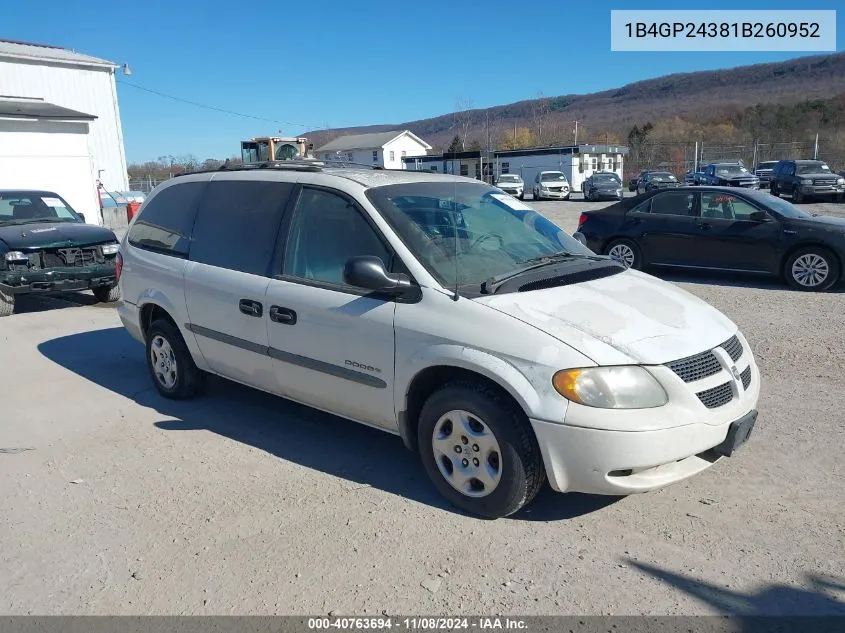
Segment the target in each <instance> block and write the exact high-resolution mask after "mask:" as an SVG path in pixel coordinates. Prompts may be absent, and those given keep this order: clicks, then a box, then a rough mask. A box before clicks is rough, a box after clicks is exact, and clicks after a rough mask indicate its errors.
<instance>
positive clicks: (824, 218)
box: [790, 215, 845, 229]
mask: <svg viewBox="0 0 845 633" xmlns="http://www.w3.org/2000/svg"><path fill="white" fill-rule="evenodd" d="M790 222H797V223H801V224H803V225H805V226H807V227H813V226H818V225H819V224H824V225H826V226H829V227H831V228H840V229H845V218H838V217H835V216H832V215H817V216H815V217H812V218H800V219H793V218H790Z"/></svg>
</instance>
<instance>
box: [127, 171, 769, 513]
mask: <svg viewBox="0 0 845 633" xmlns="http://www.w3.org/2000/svg"><path fill="white" fill-rule="evenodd" d="M118 257H119V261H118V273H119V284H120V288H121V295H122V300H121V302H120V303H119V307H118V310H119V314H120V317H121V319H122V321H123V324H124V325H125V327H126V329H127V330H128V331H129V332H130V333H131V335H132V336H133V337H134V338H136V339H137V340H138V341H140V342H141V343H143V344H144V345H146V360H147V364H148V367H149V371H150V375H151V379H152V381H153V383H154V384H155V386H156V388H157V389H158V391H159V392H160V393H161V394H162V395H163V396H165V397H168V398H190V397H193V396H195V395H197V394H198V393H199V392H200V389H201V388H202V385H203V378H204V376H205V375H206V374H209V373H210V374H216V375H219V376H222V377H225V378H228V379H231V380H234V381H237V382H240V383H243V384H245V385H249V386H251V387H255V388H258V389H262V390H264V391H267V392H270V393H273V394H277V395H279V396H282V397H284V398H288V399H291V400H294V401H298V402H301V403H304V404H307V405H310V406H312V407H315V408H317V409H321V410H324V411H328V412H331V413H334V414H337V415H339V416H342V417H345V418H348V419H350V420H354V421H356V422H360V423H363V424H367V425H371V426H374V427H378V428H380V429H383V430H385V431H387V432H390V433H394V434H396V435H399V436H400V437H401V439H402V441H403V442H404V444H405V445H406V446H407V447H408V448H409V449H412V450H414V451H416V452H417V453H418V454H419V456H420V458H421V461H422V465H423V467H424V468H425V470H426V471H427V474H428V476H429V477H430V478H431V480H432V482H433V485H434V486H435V487H436V488H437V489H438V490H439V491H440V493H441V494H442V495H444V496H445V497H446V498H447V499H448V500H449V501H450V502H451V503H453V504H454V505H456V506H458V507H460V508H462V509H464V510H466V511H469V512H472V513H475V514H478V515H482V516H487V517H501V516H505V515H508V514H511V513H513V512H516V511H517V510H518V509H520V508H521V507H523V506H524V505H526V504H528V503H529V502H531V500H532V499H533V497H534V496H535V495H536V493H537V492H538V490H539V489H540V487H541V486H542V485H543V483H544V481H546V480H548V481H549V483H550V485H551V487H552V488H553V489H554V490H557V491H560V492H566V491H580V492H587V493H599V494H612V495H624V494H629V493H637V492H645V491H649V490H654V489H657V488H661V487H663V486H666V485H668V484H672V483H674V482H678V481H681V480H683V479H686V478H687V477H690V476H692V475H695V474H696V473H699V472H701V471H703V470H704V469H706V468H708V467H710V466H712V465H713V464H714V463H716V462H717V461H718V460H719V459H721V458H722V457H724V456H729V455H731V454H732V453H733V452H734V451H735V450H736V449H737V448H738V447H739V446H740V445H742V444H743V443H744V442H745V440H746V439H747V438H748V436H749V434H750V432H751V429H752V427H753V426H754V423H755V420H756V417H757V411H756V405H757V399H758V395H759V390H760V374H759V372H758V369H757V365H756V363H755V361H754V358H753V357H752V353H751V347H750V345H749V344H748V341H747V340H746V339H745V338H744V337H743V335H742V334H741V333H740V332H739V331H737V327H736V326H735V325H734V324H733V323H732V322H731V321H730V320H729V319H727V318H726V317H725V316H723V315H722V314H721V313H719V312H718V311H716V310H715V309H714V308H712V307H711V306H710V305H708V304H706V303H704V302H703V301H701V300H699V299H697V298H696V297H694V296H692V295H690V294H688V293H686V292H685V291H683V290H681V289H679V288H678V287H676V286H674V285H672V284H670V283H667V282H663V281H660V280H658V279H656V278H654V277H651V276H649V275H647V274H644V273H641V272H638V271H634V270H626V269H625V268H624V267H622V266H621V265H619V264H617V263H616V262H614V261H613V260H611V259H609V258H607V257H601V256H598V255H596V254H594V253H593V252H592V251H590V250H589V249H587V247H585V246H583V245H581V244H580V243H579V242H577V241H576V240H575V239H574V238H572V237H571V236H569V235H568V234H566V233H564V232H563V231H562V230H560V229H559V228H558V227H557V226H555V225H554V224H553V223H551V222H550V221H549V220H547V219H546V218H544V217H543V216H542V215H540V214H538V213H537V212H536V211H534V210H532V209H531V208H530V207H528V206H527V205H525V204H524V203H522V202H520V201H519V200H517V199H515V198H514V197H512V196H510V195H507V194H505V193H503V192H502V191H501V190H500V189H497V188H495V187H492V186H490V185H488V184H485V183H483V182H479V181H476V180H472V179H469V178H461V177H456V176H447V175H438V174H430V173H420V172H408V171H384V170H381V171H379V170H368V169H363V168H355V167H346V168H331V167H329V166H327V165H325V164H319V163H318V164H314V163H304V162H301V163H298V162H290V163H287V164H276V165H270V166H266V167H265V168H262V169H257V168H254V167H243V168H239V169H232V170H223V171H215V172H209V173H195V174H188V175H184V176H179V177H176V178H174V179H172V180H170V181H168V182H167V183H164V184H163V185H160V186H159V187H158V188H157V189H156V190H154V191H153V192H152V194H151V195H150V196H149V197H148V198H147V199H146V201H145V202H144V204H143V206H142V207H141V209H140V211H139V213H138V215H137V216H136V217H135V219H134V220H133V222H132V224H131V226H130V228H129V230H128V232H127V235H126V236H125V238H124V240H123V242H122V244H121V246H120V253H119V255H118Z"/></svg>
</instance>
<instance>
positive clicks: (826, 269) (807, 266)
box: [792, 253, 830, 288]
mask: <svg viewBox="0 0 845 633" xmlns="http://www.w3.org/2000/svg"><path fill="white" fill-rule="evenodd" d="M828 275H830V265H829V264H828V262H827V260H826V259H825V258H824V257H822V256H821V255H818V254H816V253H806V254H805V255H801V256H800V257H799V258H798V259H796V260H795V261H794V262H793V263H792V278H793V279H794V280H795V281H796V282H797V283H798V284H800V285H802V286H804V287H805V288H815V287H816V286H820V285H821V284H823V283H824V282H825V281H826V280H827V277H828Z"/></svg>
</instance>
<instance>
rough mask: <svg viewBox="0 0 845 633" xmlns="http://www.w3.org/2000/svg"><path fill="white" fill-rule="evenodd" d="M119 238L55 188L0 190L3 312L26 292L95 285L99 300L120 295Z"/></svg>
mask: <svg viewBox="0 0 845 633" xmlns="http://www.w3.org/2000/svg"><path fill="white" fill-rule="evenodd" d="M118 248H119V244H118V240H117V237H116V236H115V234H114V233H113V232H112V231H110V230H109V229H106V228H103V227H101V226H94V225H91V224H86V223H85V218H84V217H83V216H82V215H81V214H80V213H77V212H76V211H74V210H73V208H72V207H71V206H70V205H69V204H68V203H67V202H66V201H65V200H64V199H63V198H62V197H61V196H60V195H58V194H56V193H54V192H51V191H2V190H0V317H4V316H9V315H10V314H12V313H13V312H14V309H15V301H16V299H17V298H18V297H20V296H21V295H25V294H42V295H43V294H57V293H62V292H68V291H76V290H91V291H92V292H93V293H94V296H95V297H96V298H97V300H98V301H102V302H110V301H116V300H117V299H118V296H119V291H118V288H117V281H116V275H115V262H116V258H117V252H118Z"/></svg>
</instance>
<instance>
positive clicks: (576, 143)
mask: <svg viewBox="0 0 845 633" xmlns="http://www.w3.org/2000/svg"><path fill="white" fill-rule="evenodd" d="M574 145H575V146H576V147H577V146H578V121H575V143H574Z"/></svg>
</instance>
